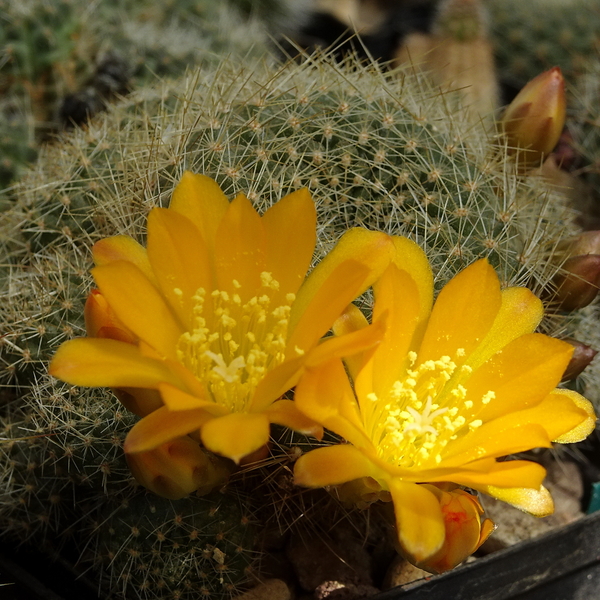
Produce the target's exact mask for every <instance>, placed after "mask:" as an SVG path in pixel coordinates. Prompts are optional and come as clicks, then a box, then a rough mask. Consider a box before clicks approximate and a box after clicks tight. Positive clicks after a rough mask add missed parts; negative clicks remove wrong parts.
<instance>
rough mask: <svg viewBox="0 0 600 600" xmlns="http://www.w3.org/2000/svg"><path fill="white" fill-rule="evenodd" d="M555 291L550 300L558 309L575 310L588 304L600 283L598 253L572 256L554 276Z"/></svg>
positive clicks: (596, 292)
mask: <svg viewBox="0 0 600 600" xmlns="http://www.w3.org/2000/svg"><path fill="white" fill-rule="evenodd" d="M554 284H555V285H556V292H555V293H554V294H552V296H551V301H552V302H553V303H554V304H555V305H556V307H557V308H558V309H559V310H567V311H570V310H577V309H578V308H583V307H584V306H587V305H588V304H590V303H591V302H592V301H593V300H594V298H595V297H596V295H597V294H598V286H599V285H600V255H598V254H586V255H581V256H573V257H572V258H569V259H568V260H566V261H565V263H564V265H563V267H562V271H561V272H560V273H559V274H558V275H557V276H556V277H555V278H554Z"/></svg>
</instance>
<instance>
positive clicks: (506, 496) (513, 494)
mask: <svg viewBox="0 0 600 600" xmlns="http://www.w3.org/2000/svg"><path fill="white" fill-rule="evenodd" d="M481 491H484V492H485V493H486V494H488V495H489V496H493V497H494V498H497V499H498V500H502V502H506V503H508V504H511V505H512V506H514V507H515V508H518V509H520V510H522V511H525V512H526V513H529V514H530V515H533V516H534V517H547V516H548V515H551V514H552V513H553V512H554V502H553V500H552V496H551V495H550V492H549V491H548V490H547V489H546V488H545V487H544V486H541V487H540V488H539V489H531V488H499V487H495V486H493V485H490V486H487V487H486V488H485V489H482V490H481Z"/></svg>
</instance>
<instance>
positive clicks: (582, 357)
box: [562, 338, 598, 381]
mask: <svg viewBox="0 0 600 600" xmlns="http://www.w3.org/2000/svg"><path fill="white" fill-rule="evenodd" d="M563 341H565V342H567V343H569V344H571V346H573V348H575V351H574V352H573V356H572V357H571V360H570V361H569V364H568V365H567V368H566V370H565V372H564V375H563V376H562V381H571V380H572V379H575V378H576V377H578V376H579V375H581V373H582V372H583V371H584V370H585V368H586V367H587V366H588V365H589V364H590V363H591V362H592V360H594V357H595V356H596V354H598V351H597V350H594V349H593V348H590V346H587V345H586V344H584V343H582V342H578V341H577V340H574V339H572V338H567V339H565V340H563Z"/></svg>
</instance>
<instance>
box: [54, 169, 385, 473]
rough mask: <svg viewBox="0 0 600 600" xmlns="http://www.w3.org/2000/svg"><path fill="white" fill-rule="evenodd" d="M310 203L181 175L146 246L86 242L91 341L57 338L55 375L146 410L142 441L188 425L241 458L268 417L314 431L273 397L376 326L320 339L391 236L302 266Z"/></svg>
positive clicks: (361, 237)
mask: <svg viewBox="0 0 600 600" xmlns="http://www.w3.org/2000/svg"><path fill="white" fill-rule="evenodd" d="M315 241H316V211H315V207H314V203H313V201H312V199H311V198H310V195H309V193H308V191H307V190H306V189H303V190H299V191H297V192H294V193H292V194H289V195H288V196H286V197H285V198H283V199H282V200H280V201H279V202H277V203H276V204H275V205H273V206H272V207H271V208H269V209H268V210H267V211H266V212H265V213H264V215H262V216H259V214H258V213H257V212H256V210H255V209H254V207H253V206H252V204H251V202H250V201H249V200H248V199H247V198H246V196H244V195H243V194H240V195H238V196H237V197H236V198H235V199H234V200H233V201H231V202H229V200H228V199H227V198H226V197H225V195H224V194H223V192H222V191H221V189H220V188H219V186H218V185H217V183H216V182H215V181H213V180H212V179H210V178H208V177H205V176H203V175H197V174H192V173H189V172H186V173H184V175H183V177H182V179H181V182H180V183H179V184H178V185H177V187H176V188H175V190H174V192H173V197H172V200H171V204H170V207H169V208H168V209H167V208H154V209H152V210H151V211H150V213H149V216H148V231H147V248H144V247H142V246H141V245H140V244H138V243H137V242H136V241H135V240H133V239H132V238H130V237H128V236H115V237H112V238H107V239H104V240H101V241H100V242H98V243H97V244H96V245H95V246H94V248H93V254H94V260H95V263H96V265H97V266H96V267H95V268H94V269H92V274H93V276H94V279H95V281H96V285H97V286H98V288H99V292H96V293H94V294H93V295H92V296H91V298H90V299H89V300H88V306H87V308H86V322H87V326H88V330H89V332H90V333H91V334H92V335H93V336H98V337H91V338H79V339H75V340H71V341H68V342H66V343H65V344H63V345H62V346H61V347H60V348H59V349H58V351H57V352H56V355H55V356H54V358H53V360H52V362H51V365H50V373H51V374H52V375H54V376H55V377H57V378H59V379H62V380H63V381H66V382H68V383H71V384H74V385H80V386H87V387H105V386H106V387H111V388H114V389H116V391H117V396H118V397H119V398H121V399H122V400H123V402H124V404H125V405H126V406H129V407H131V408H132V409H133V410H134V411H135V412H137V414H139V415H140V416H142V417H143V418H142V420H141V421H139V422H138V423H137V424H136V425H135V426H134V427H133V428H132V430H131V431H130V432H129V434H128V436H127V438H126V441H125V450H126V452H127V453H130V454H131V453H136V452H145V451H148V450H152V449H154V448H157V447H159V446H161V445H162V444H164V443H166V442H169V441H171V440H174V439H177V438H180V437H181V436H185V435H187V434H191V433H193V432H196V433H198V432H199V433H200V438H201V440H202V443H203V444H204V446H205V447H206V448H208V449H209V450H211V451H212V452H215V453H217V454H221V455H223V456H226V457H228V458H230V459H232V460H234V461H236V462H239V461H240V460H241V459H242V458H243V457H244V456H246V455H248V454H251V453H252V452H254V451H256V450H257V449H258V448H260V447H261V446H263V445H264V444H266V443H267V441H268V439H269V425H270V423H278V424H281V425H285V426H289V427H291V428H294V429H296V430H299V431H302V432H304V433H307V434H312V435H315V436H317V437H319V436H320V435H321V431H322V428H321V427H320V426H319V425H317V424H315V423H314V422H313V421H311V420H310V419H308V418H307V417H306V416H304V415H303V414H302V413H300V412H299V411H298V410H297V408H296V406H295V404H294V403H293V402H292V401H291V400H285V399H284V400H279V399H280V398H281V396H282V395H283V394H284V393H285V392H286V391H287V390H289V389H290V388H291V387H293V386H294V385H295V383H296V381H297V380H298V378H299V376H300V374H301V372H302V370H303V368H304V367H305V366H306V365H310V364H313V363H316V362H318V361H320V360H323V359H324V358H326V357H328V356H336V355H341V354H343V353H346V352H348V351H349V350H350V349H351V348H354V347H356V348H361V347H364V348H367V347H369V346H370V345H372V344H373V343H376V342H377V340H378V339H379V338H380V337H381V336H382V331H383V323H378V324H376V325H375V326H374V327H372V328H371V329H370V330H369V331H367V330H365V331H364V332H356V333H355V334H352V335H350V336H345V338H344V339H342V338H332V339H330V340H328V341H324V342H323V343H319V342H320V339H321V337H322V336H323V335H324V334H325V333H326V332H327V331H328V330H329V329H330V327H331V325H332V323H333V322H334V320H335V319H336V318H338V317H339V316H340V314H341V313H342V312H343V310H344V308H345V306H346V305H347V304H348V303H349V302H351V301H352V300H353V299H354V298H356V297H357V295H359V294H360V293H362V291H363V290H364V289H365V288H366V287H368V286H369V285H371V283H372V281H373V279H374V277H376V276H378V275H379V274H380V273H381V272H382V271H383V269H384V268H385V266H386V265H387V264H388V263H389V260H390V256H391V248H392V247H393V242H392V240H391V238H390V237H389V236H387V235H385V234H383V233H380V232H370V231H367V230H363V229H353V230H350V231H349V232H347V233H346V234H345V235H344V236H342V238H341V239H340V241H339V243H338V244H337V246H336V247H335V248H334V250H333V251H332V252H331V253H330V254H329V255H328V256H327V257H326V258H325V259H324V260H323V261H322V262H321V263H320V264H319V266H318V267H317V268H315V269H314V270H313V272H312V273H311V274H310V275H309V276H308V277H306V273H307V270H308V268H309V266H310V263H311V260H312V256H313V252H314V248H315Z"/></svg>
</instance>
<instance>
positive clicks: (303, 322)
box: [287, 260, 370, 354]
mask: <svg viewBox="0 0 600 600" xmlns="http://www.w3.org/2000/svg"><path fill="white" fill-rule="evenodd" d="M369 273H370V270H369V268H368V267H366V266H365V265H362V264H360V263H358V262H354V261H350V260H349V261H346V262H344V263H342V264H341V265H338V266H337V267H336V268H335V269H334V270H333V272H332V273H330V275H329V277H328V278H327V279H326V280H325V281H323V282H322V285H321V287H320V288H319V289H318V290H316V291H315V293H314V294H313V296H312V297H311V301H310V303H309V304H308V305H307V306H306V307H305V310H304V312H303V313H302V315H301V317H300V319H299V320H298V322H297V323H296V325H295V328H294V330H293V332H292V333H291V335H289V334H288V335H289V337H288V344H287V352H288V354H292V353H295V352H297V351H298V349H300V350H302V351H304V352H306V351H308V350H310V349H311V348H312V347H313V346H314V345H315V344H316V343H317V342H318V341H319V339H320V338H321V337H322V336H323V335H325V333H327V331H328V330H329V329H330V328H331V326H332V325H333V323H334V322H335V320H336V319H337V318H338V317H339V316H340V314H341V313H342V312H343V310H344V309H345V308H346V306H348V304H349V303H350V302H352V300H354V299H355V298H356V297H357V296H358V295H359V294H360V293H361V291H362V290H363V288H364V282H365V280H366V279H367V278H368V277H369ZM308 279H310V276H309V278H308ZM308 279H307V281H308ZM301 290H302V288H301ZM295 306H296V302H294V304H293V305H292V312H293V311H294V309H295ZM290 327H291V324H290ZM288 331H289V330H288Z"/></svg>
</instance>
